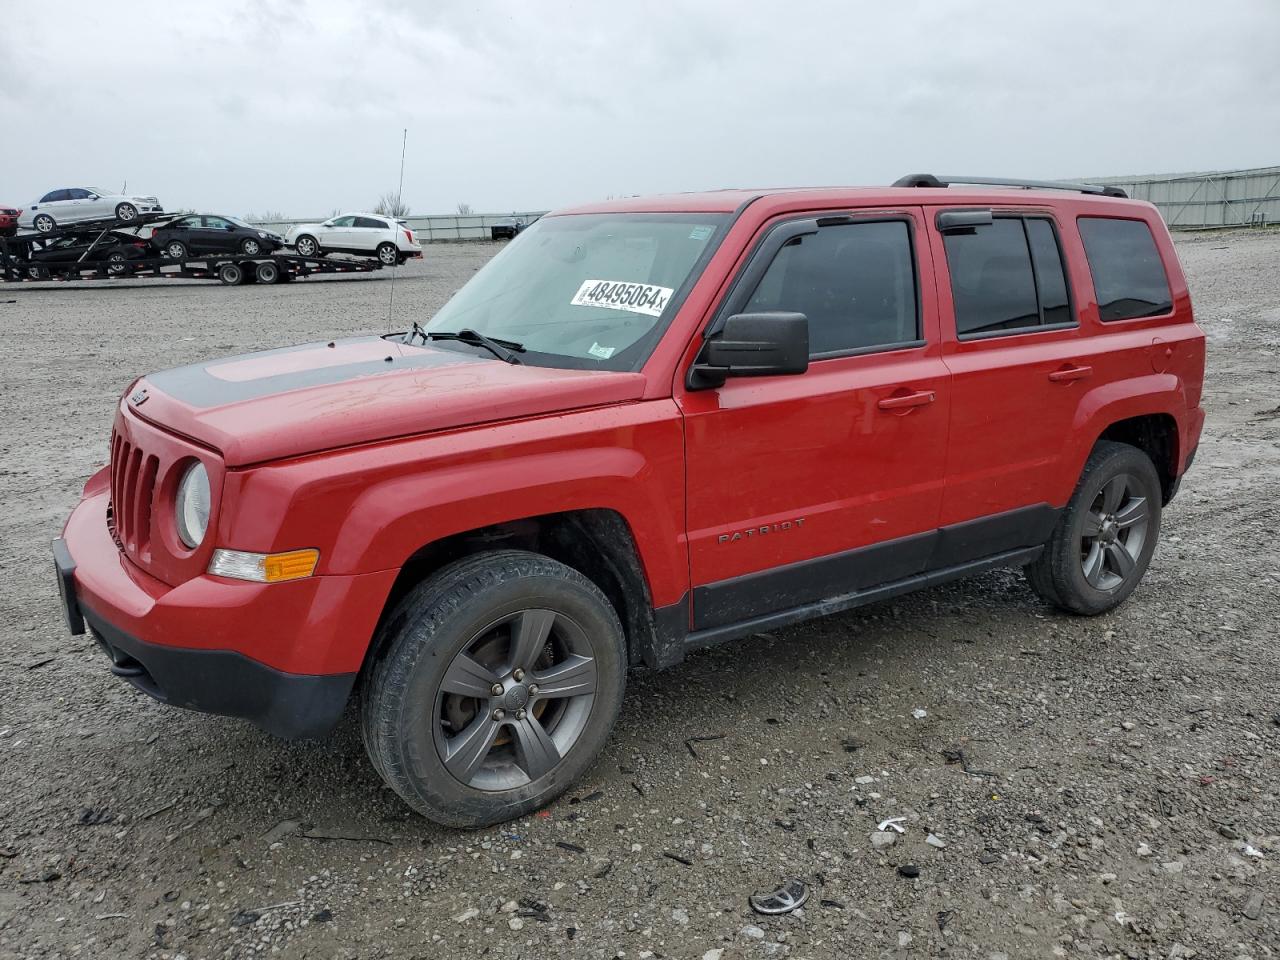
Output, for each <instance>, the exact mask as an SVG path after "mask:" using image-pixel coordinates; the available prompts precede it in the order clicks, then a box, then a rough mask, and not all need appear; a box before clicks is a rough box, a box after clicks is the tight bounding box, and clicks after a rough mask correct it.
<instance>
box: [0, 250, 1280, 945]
mask: <svg viewBox="0 0 1280 960" xmlns="http://www.w3.org/2000/svg"><path fill="white" fill-rule="evenodd" d="M494 249H495V247H493V246H492V245H489V244H477V245H458V246H433V247H430V248H429V250H428V253H429V259H428V260H427V262H426V263H425V264H416V265H412V266H410V267H408V268H406V269H404V270H402V271H400V273H399V275H398V279H397V281H396V284H395V303H396V312H397V314H398V316H399V317H401V318H402V320H403V319H405V318H409V317H423V316H427V315H429V314H430V312H431V311H432V310H433V309H434V308H436V307H437V306H438V305H439V304H440V303H442V302H443V301H444V299H445V298H446V297H447V296H448V295H449V294H450V293H451V292H452V291H453V290H454V289H455V288H456V287H457V286H458V285H459V284H460V283H461V282H462V281H463V280H465V279H466V278H467V277H468V276H470V274H471V273H472V272H473V271H474V270H475V269H476V268H477V267H478V266H479V265H480V264H482V263H483V262H484V261H485V260H486V259H487V258H488V257H489V256H490V255H491V254H492V252H493V251H494ZM1179 249H1180V252H1181V255H1182V257H1183V259H1184V262H1185V264H1186V267H1187V269H1188V272H1189V274H1190V276H1191V281H1192V292H1193V296H1194V299H1195V303H1196V307H1197V309H1198V313H1199V316H1200V318H1201V321H1202V323H1203V325H1204V326H1205V328H1206V329H1207V330H1208V332H1209V336H1210V351H1211V352H1210V373H1209V383H1208V388H1207V391H1206V395H1205V403H1206V406H1207V407H1208V414H1209V418H1208V425H1207V427H1206V438H1205V441H1204V444H1203V445H1202V447H1201V451H1200V455H1199V459H1198V461H1197V464H1196V466H1195V469H1194V470H1193V472H1192V473H1191V475H1190V477H1189V479H1188V481H1187V482H1186V484H1185V485H1184V487H1183V491H1182V493H1181V494H1180V496H1179V498H1178V499H1177V501H1176V502H1175V504H1174V505H1173V507H1172V508H1171V509H1170V511H1169V512H1168V513H1167V514H1166V527H1165V534H1164V538H1163V541H1162V544H1161V547H1160V550H1159V552H1158V554H1157V555H1156V558H1155V561H1154V563H1153V565H1152V568H1151V571H1150V573H1149V574H1148V576H1147V580H1146V583H1145V584H1144V585H1143V587H1142V588H1141V589H1140V590H1139V591H1138V593H1137V595H1136V596H1135V598H1134V599H1133V600H1131V601H1130V602H1129V603H1128V604H1127V605H1126V606H1124V607H1123V608H1122V609H1120V610H1119V611H1116V612H1115V613H1113V614H1110V615H1107V616H1104V617H1101V618H1098V619H1094V620H1082V619H1074V618H1071V617H1067V616H1063V615H1061V614H1058V613H1056V612H1054V611H1053V610H1050V609H1049V608H1047V607H1046V606H1044V605H1043V604H1041V603H1039V602H1038V601H1037V600H1036V598H1035V597H1034V596H1033V595H1032V593H1031V591H1030V590H1029V589H1028V588H1027V586H1026V585H1025V583H1024V582H1023V580H1022V577H1021V575H1020V574H1019V573H1017V572H1001V573H994V574H990V575H987V576H983V577H981V578H978V579H975V580H972V581H968V582H965V583H961V584H957V585H952V586H948V587H945V588H940V589H935V590H931V591H928V592H925V593H921V594H917V595H915V596H912V597H908V598H905V599H901V600H899V601H896V602H893V603H884V604H880V605H877V606H873V607H869V608H866V609H864V610H861V611H858V612H855V613H851V614H847V615H842V616H837V617H832V618H830V619H827V620H824V621H820V622H816V623H811V624H807V625H803V626H799V627H796V628H793V629H789V630H785V631H779V632H777V633H776V634H771V635H761V636H758V637H756V638H753V639H750V640H748V641H746V642H743V643H739V644H736V645H734V646H731V647H727V648H721V649H718V650H713V651H709V652H706V653H704V654H702V655H699V656H695V657H693V658H691V659H690V660H689V661H688V662H687V663H685V664H684V665H683V666H681V667H678V668H676V669H675V670H674V671H673V672H670V673H668V674H664V675H657V676H654V675H644V674H637V675H635V676H634V677H633V678H632V681H631V683H630V686H629V689H628V694H627V700H626V704H625V706H624V708H623V713H622V719H621V721H620V723H619V726H618V728H617V730H616V732H615V734H614V737H613V740H612V743H611V745H610V747H609V748H608V749H607V751H606V753H605V754H604V756H603V758H602V759H601V761H600V763H599V764H598V765H597V766H596V767H595V769H594V770H593V772H592V773H590V774H589V776H588V777H587V778H586V779H585V780H584V781H583V782H582V783H581V784H579V785H578V787H577V788H576V789H575V790H573V791H572V792H571V793H570V794H569V795H567V796H566V797H565V798H564V799H562V800H561V801H560V802H558V803H556V804H555V805H554V806H553V807H552V808H551V809H549V810H547V811H544V813H543V814H542V815H539V816H535V817H530V818H527V819H525V820H522V821H519V822H515V823H512V824H509V825H507V826H504V827H501V828H497V829H493V830H488V831H483V832H476V833H456V832H450V831H447V830H444V829H440V828H437V827H435V826H432V825H430V824H428V823H426V822H424V821H423V820H421V819H419V818H417V817H416V816H411V815H409V814H408V813H407V811H406V809H405V808H404V807H403V805H402V804H401V803H400V802H399V801H398V800H397V798H396V797H395V796H394V795H393V794H391V793H390V792H389V791H388V790H386V789H384V788H383V787H382V785H381V783H380V781H379V780H378V778H377V776H376V775H375V774H374V772H373V770H372V769H371V768H370V766H369V764H368V763H367V762H366V760H365V757H364V754H363V752H362V749H361V747H360V744H359V738H358V736H357V734H356V731H355V728H354V725H352V724H351V723H348V724H346V725H345V726H344V727H343V728H342V729H341V730H340V731H339V733H338V734H337V735H336V736H335V738H333V739H332V740H330V741H328V742H325V743H320V744H284V743H280V742H277V741H275V740H272V739H271V738H270V737H268V736H266V735H265V734H261V733H259V732H257V731H256V730H254V729H253V728H252V727H250V726H248V725H247V724H242V723H240V722H237V721H231V720H223V719H218V718H211V717H204V716H199V715H195V714H190V713H185V712H180V711H175V710H171V709H167V708H164V707H161V706H159V705H157V704H154V703H152V702H150V701H149V700H147V699H145V698H143V697H140V696H137V695H135V694H133V693H132V692H131V690H130V688H128V687H127V686H125V685H124V684H123V683H121V682H119V681H117V680H115V679H114V678H112V677H111V676H109V674H108V673H107V671H106V668H105V665H104V661H103V659H102V657H101V656H100V654H98V653H97V652H96V650H95V649H94V647H93V644H92V643H91V642H90V641H89V640H88V639H87V638H84V637H78V638H70V637H68V636H67V635H66V634H65V631H64V629H63V627H62V624H61V621H60V619H59V613H58V609H57V606H56V603H55V600H54V587H53V582H52V576H51V570H50V560H49V552H48V543H49V541H50V540H51V539H52V538H53V537H54V536H56V535H57V533H58V531H59V530H60V526H61V523H62V520H63V518H64V517H65V515H66V513H67V512H68V511H69V510H70V508H71V506H72V505H73V503H74V502H75V500H76V497H77V495H78V492H79V489H80V485H81V484H82V482H83V480H84V478H85V477H86V476H87V475H88V474H89V472H90V471H91V469H93V468H95V467H96V466H97V465H98V464H100V463H102V462H103V461H104V460H105V459H106V455H107V439H108V431H109V429H110V420H111V411H112V407H113V404H114V403H115V401H116V398H117V397H118V395H119V394H120V392H121V390H123V388H124V387H125V386H126V385H127V383H128V382H129V381H130V380H131V378H132V377H133V376H134V375H135V374H138V373H142V372H146V371H148V370H153V369H157V368H162V367H168V366H173V365H176V364H180V363H185V362H190V361H193V360H196V359H201V358H207V357H212V356H216V355H220V354H226V353H230V352H241V351H244V350H248V349H253V348H259V347H272V346H278V345H282V344H287V343H291V342H298V341H303V340H315V339H321V338H329V337H332V336H337V335H343V334H349V333H357V332H368V331H370V330H372V331H381V330H384V329H386V315H387V304H388V298H389V294H390V292H391V283H390V273H389V272H383V273H382V274H379V275H377V276H376V277H375V278H374V279H372V280H367V279H331V280H312V281H306V282H303V283H298V284H294V285H291V286H276V287H254V286H250V287H243V288H224V287H221V286H218V285H214V284H194V285H181V284H178V283H174V282H164V283H156V282H151V283H145V282H142V283H134V284H126V283H120V284H110V285H107V284H93V285H80V286H78V287H69V286H58V287H52V288H49V289H38V288H36V287H35V286H25V287H11V286H5V285H0V329H2V330H3V333H4V338H3V346H2V348H0V393H2V394H3V398H4V402H3V405H2V407H0V504H3V510H2V511H0V649H2V650H3V655H4V664H5V669H4V670H3V671H2V672H0V957H6V958H7V957H22V958H25V957H89V958H98V957H104V958H107V957H109V958H116V957H163V958H176V957H185V958H189V960H196V958H219V957H250V956H256V955H264V956H265V955H272V954H275V955H279V956H285V957H310V958H361V960H364V958H374V957H398V958H399V957H423V958H426V957H431V958H435V957H475V956H480V955H485V956H488V957H494V958H516V957H525V958H530V957H549V956H561V955H563V956H582V957H613V956H625V957H627V958H644V957H649V956H652V957H680V958H685V957H688V958H701V957H705V958H710V960H715V958H717V957H719V958H723V960H736V958H755V957H773V956H778V957H781V956H790V957H797V958H800V957H804V958H819V957H835V956H841V957H843V956H848V957H863V956H866V957H881V956H883V957H926V956H928V957H933V956H948V957H976V958H982V960H987V958H995V957H1007V958H1020V957H1036V958H1041V957H1051V956H1086V957H1101V956H1108V957H1110V956H1115V957H1133V958H1174V957H1193V956H1198V957H1202V958H1220V957H1232V958H1242V957H1248V958H1254V960H1262V958H1268V957H1274V956H1277V954H1280V836H1278V835H1280V797H1278V796H1277V794H1278V793H1280V696H1278V694H1280V641H1278V639H1277V626H1278V625H1280V572H1278V570H1280V564H1278V563H1277V560H1276V556H1277V548H1276V543H1277V534H1278V533H1280V529H1278V528H1280V505H1278V504H1280V446H1278V444H1277V440H1280V406H1278V404H1280V395H1278V393H1280V391H1278V389H1277V388H1278V386H1280V235H1277V234H1274V233H1273V234H1270V235H1264V234H1242V235H1236V236H1230V237H1228V236H1217V235H1205V236H1196V237H1191V238H1184V239H1182V240H1180V241H1179ZM46 286H47V285H46ZM918 709H920V710H924V711H926V715H925V716H924V717H923V718H920V719H917V718H916V717H915V716H914V715H913V711H916V710H918ZM702 737H705V738H718V739H706V740H690V739H689V738H702ZM961 754H963V762H953V761H957V760H958V759H959V758H960V756H961ZM886 817H905V818H906V820H905V826H906V833H905V834H904V835H902V836H900V837H897V838H896V840H895V841H894V842H893V843H892V844H890V845H887V846H876V845H874V844H873V843H872V835H873V833H875V832H876V825H877V824H878V823H879V822H880V821H881V820H882V819H884V818H886ZM931 833H932V834H933V835H934V837H936V838H937V839H938V841H939V842H940V843H941V844H944V846H935V845H930V844H929V843H928V842H926V838H927V837H928V836H929V835H930V834H931ZM904 865H914V866H915V867H917V868H918V871H919V875H918V876H917V877H915V878H912V879H908V878H905V877H904V876H902V875H901V872H900V868H902V867H903V866H904ZM907 872H911V871H907ZM788 875H799V876H801V877H804V878H805V879H807V880H808V881H809V882H810V883H811V884H812V885H813V897H812V899H811V900H810V902H809V905H808V907H807V908H806V909H805V910H804V911H803V913H796V914H793V915H790V916H787V917H784V918H778V919H769V918H764V917H757V916H755V915H753V914H752V913H751V912H750V910H749V908H748V907H747V905H746V897H747V895H748V894H749V893H750V892H752V891H753V890H756V889H760V888H765V887H770V886H773V885H774V884H776V883H777V882H778V881H779V880H780V879H781V878H783V877H785V876H788Z"/></svg>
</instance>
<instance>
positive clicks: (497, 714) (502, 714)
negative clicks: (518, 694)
mask: <svg viewBox="0 0 1280 960" xmlns="http://www.w3.org/2000/svg"><path fill="white" fill-rule="evenodd" d="M506 715H507V713H506V711H505V710H502V709H498V710H495V711H493V719H495V720H501V719H502V718H503V717H505V716H506Z"/></svg>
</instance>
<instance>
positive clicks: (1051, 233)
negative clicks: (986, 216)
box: [1026, 219, 1075, 323]
mask: <svg viewBox="0 0 1280 960" xmlns="http://www.w3.org/2000/svg"><path fill="white" fill-rule="evenodd" d="M1026 225H1027V241H1028V243H1029V244H1030V246H1031V261H1032V263H1034V264H1035V268H1036V287H1037V289H1038V290H1039V291H1040V309H1041V311H1042V312H1043V314H1044V317H1043V322H1044V323H1071V322H1072V321H1073V320H1074V319H1075V317H1074V315H1073V314H1072V311H1071V297H1070V295H1069V294H1068V293H1067V276H1066V272H1065V271H1064V270H1063V268H1062V251H1061V249H1060V247H1059V245H1058V233H1057V231H1056V230H1054V228H1053V222H1052V221H1050V220H1039V219H1031V220H1027V221H1026Z"/></svg>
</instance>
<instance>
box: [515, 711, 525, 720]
mask: <svg viewBox="0 0 1280 960" xmlns="http://www.w3.org/2000/svg"><path fill="white" fill-rule="evenodd" d="M516 719H517V720H523V719H524V711H523V710H517V711H516Z"/></svg>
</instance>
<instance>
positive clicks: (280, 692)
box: [80, 604, 356, 740]
mask: <svg viewBox="0 0 1280 960" xmlns="http://www.w3.org/2000/svg"><path fill="white" fill-rule="evenodd" d="M80 612H81V613H82V614H83V615H84V618H85V620H86V621H87V622H88V624H89V626H90V627H91V628H92V629H93V634H94V637H95V638H96V639H97V640H98V642H99V643H100V644H101V645H102V647H103V648H104V649H105V650H106V652H107V654H108V655H109V656H110V657H111V672H112V673H114V674H115V675H116V676H118V677H123V678H124V679H125V680H128V681H129V682H130V683H131V684H133V685H134V686H135V687H137V688H138V689H139V690H141V691H142V692H143V693H145V694H147V695H148V696H151V697H154V698H155V699H157V700H159V701H160V702H161V703H167V704H170V705H171V706H175V707H186V708H187V709H188V710H199V711H201V712H204V713H217V714H222V715H223V716H228V717H242V718H244V719H246V720H249V721H251V722H252V723H254V724H255V725H257V726H259V727H261V728H262V729H263V730H266V731H267V732H268V733H271V734H274V735H275V736H277V737H282V738H284V739H286V740H300V739H307V738H311V737H321V736H324V735H325V734H327V733H328V732H329V731H330V730H332V729H333V727H334V726H335V725H336V724H337V722H338V720H339V719H341V717H342V713H343V710H345V709H346V705H347V700H348V698H349V697H350V695H351V688H352V686H353V685H354V684H355V679H356V675H355V674H354V673H337V674H300V673H285V672H283V671H281V670H275V669H273V668H271V667H268V666H266V665H265V664H262V663H259V662H257V661H256V660H251V659H249V658H248V657H246V656H244V655H243V654H240V653H236V652H235V651H233V650H193V649H190V648H181V647H167V646H160V645H159V644H154V643H146V642H144V641H142V640H139V639H137V638H136V637H132V636H130V635H129V634H127V633H125V632H124V631H123V630H120V629H118V628H117V627H115V626H113V625H112V624H111V623H109V622H108V621H106V620H104V619H103V618H102V617H100V616H98V615H97V614H96V613H94V612H93V611H92V610H89V609H88V608H86V607H85V606H84V605H83V604H81V605H80Z"/></svg>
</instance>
